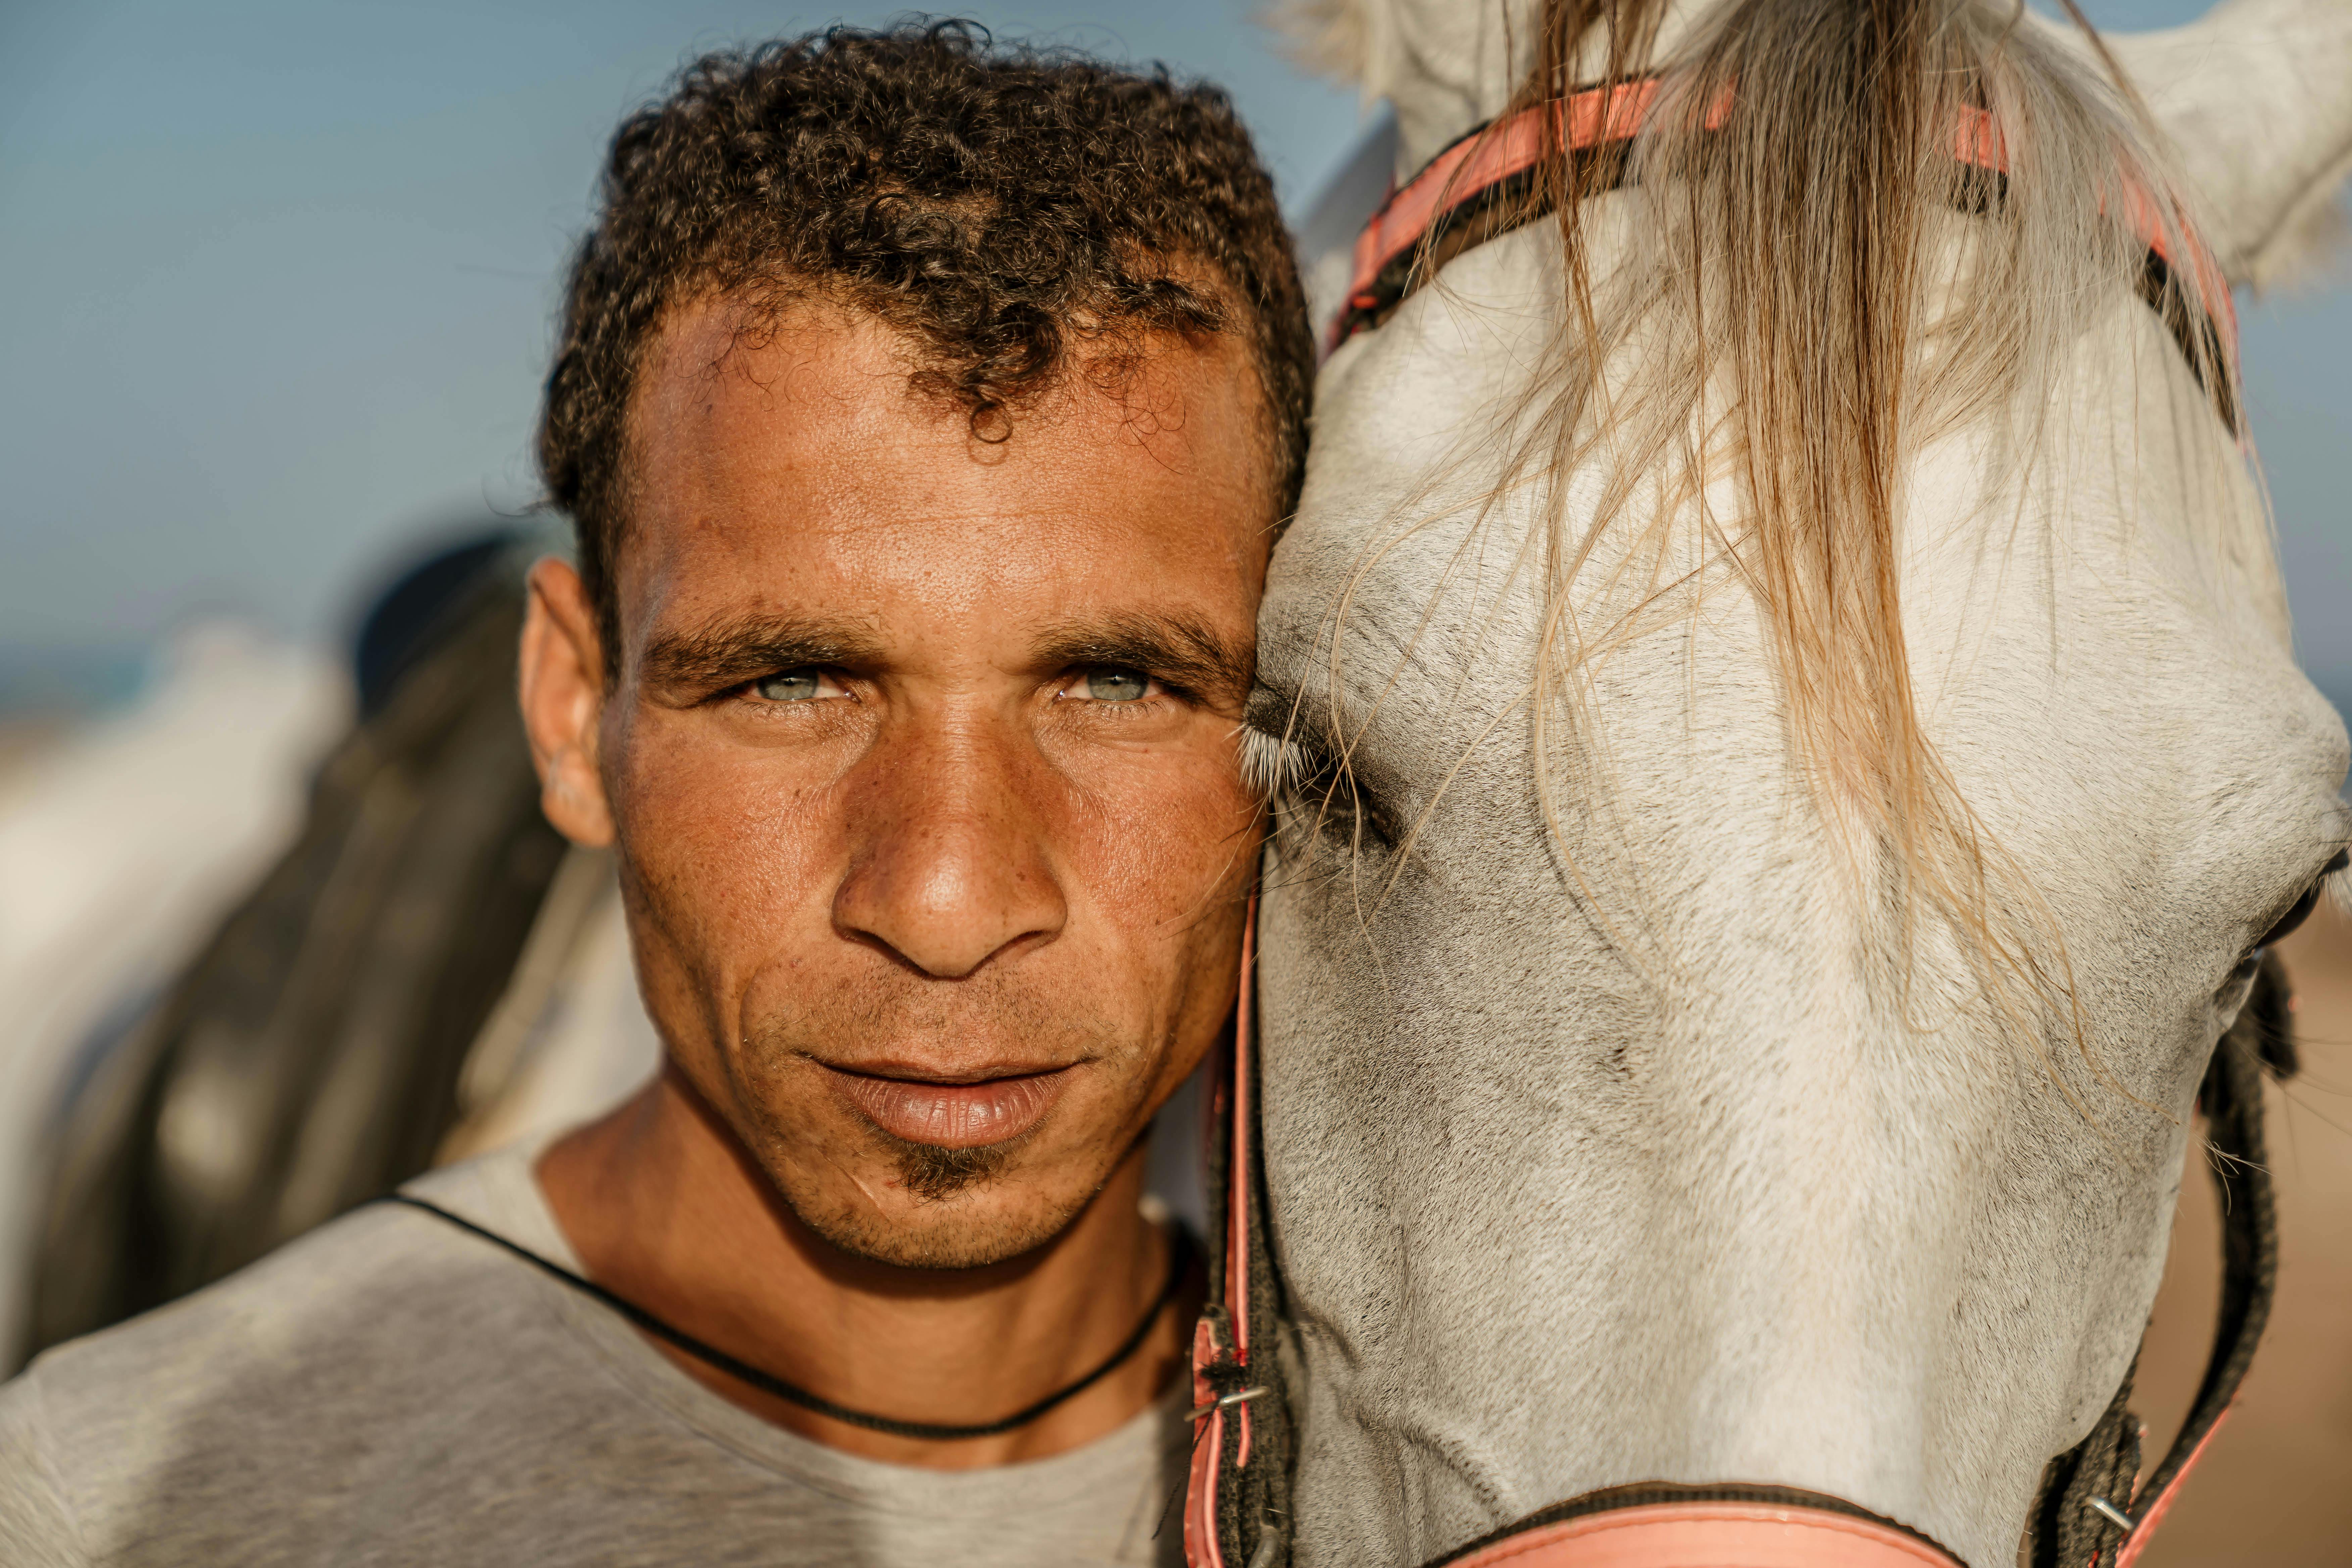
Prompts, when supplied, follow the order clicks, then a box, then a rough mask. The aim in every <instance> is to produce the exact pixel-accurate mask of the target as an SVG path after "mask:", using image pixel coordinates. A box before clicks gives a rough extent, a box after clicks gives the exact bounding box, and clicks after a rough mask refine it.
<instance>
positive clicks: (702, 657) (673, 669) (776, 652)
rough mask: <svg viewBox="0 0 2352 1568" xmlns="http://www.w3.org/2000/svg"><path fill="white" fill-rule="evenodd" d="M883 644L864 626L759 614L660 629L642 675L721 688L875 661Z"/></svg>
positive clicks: (663, 682)
mask: <svg viewBox="0 0 2352 1568" xmlns="http://www.w3.org/2000/svg"><path fill="white" fill-rule="evenodd" d="M881 657H882V645H881V643H880V642H879V641H877V639H876V638H875V637H874V634H873V633H872V632H871V631H869V630H867V629H866V628H865V627H863V626H843V625H841V624H839V623H837V622H824V621H814V620H803V619H801V618H798V617H795V616H747V617H745V618H743V619H740V620H731V621H725V622H721V623H719V624H718V625H715V626H704V627H701V628H699V629H698V630H695V631H690V632H659V633H656V634H655V636H654V637H653V638H652V639H651V640H650V641H648V642H647V643H646V653H645V661H644V663H643V665H642V666H641V667H640V668H641V671H642V674H641V677H640V678H641V679H643V680H644V681H645V683H646V684H647V685H649V686H656V687H666V688H669V689H681V688H697V689H706V690H716V689H719V688H722V687H729V686H740V685H741V684H742V683H743V682H744V681H747V680H751V679H755V678H757V677H759V676H762V675H773V674H774V673H775V672H776V671H778V670H780V669H798V668H802V667H803V666H804V665H812V664H824V665H850V664H872V663H875V662H877V661H878V660H879V659H880V658H881Z"/></svg>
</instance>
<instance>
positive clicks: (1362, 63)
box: [1258, 0, 1375, 99]
mask: <svg viewBox="0 0 2352 1568" xmlns="http://www.w3.org/2000/svg"><path fill="white" fill-rule="evenodd" d="M1258 19H1259V21H1260V22H1261V23H1262V24H1263V25H1264V26H1266V27H1269V28H1271V29H1272V30H1273V32H1274V34H1275V36H1276V39H1277V40H1278V43H1277V46H1276V47H1279V48H1280V49H1281V50H1282V52H1283V53H1284V54H1286V55H1288V56H1289V57H1290V58H1291V60H1292V62H1293V63H1295V64H1297V65H1299V66H1302V67H1304V68H1306V69H1307V70H1310V71H1312V72H1314V73H1315V74H1316V75H1318V76H1321V77H1328V78H1329V79H1331V80H1333V81H1336V82H1339V83H1341V84H1342V85H1345V86H1351V87H1358V88H1361V89H1363V90H1364V93H1365V96H1366V97H1367V98H1368V99H1369V98H1370V97H1372V96H1374V95H1375V89H1374V88H1373V86H1372V83H1371V80H1370V77H1371V64H1372V28H1373V26H1374V17H1373V16H1372V15H1371V5H1370V3H1369V0H1274V3H1273V4H1272V5H1267V6H1266V7H1265V9H1264V10H1262V11H1260V12H1259V13H1258Z"/></svg>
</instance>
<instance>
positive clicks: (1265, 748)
mask: <svg viewBox="0 0 2352 1568" xmlns="http://www.w3.org/2000/svg"><path fill="white" fill-rule="evenodd" d="M1236 733H1237V734H1238V735H1239V736H1240V738H1241V748H1242V784H1243V785H1244V788H1246V789H1248V790H1249V792H1250V793H1251V794H1252V795H1256V796H1257V797H1258V799H1260V800H1262V801H1272V800H1275V799H1277V798H1279V797H1280V796H1282V795H1287V794H1290V793H1291V792H1293V791H1295V790H1296V789H1297V787H1298V784H1299V782H1300V781H1301V780H1302V779H1304V778H1305V777H1306V775H1307V756H1306V752H1305V750H1304V748H1302V747H1300V746H1299V745H1298V744H1297V742H1292V741H1286V740H1284V739H1282V738H1280V737H1279V736H1275V735H1269V734H1267V733H1266V732H1265V731H1263V730H1260V729H1256V728H1254V727H1253V726H1251V725H1248V724H1244V725H1243V726H1242V727H1241V728H1240V730H1239V731H1236Z"/></svg>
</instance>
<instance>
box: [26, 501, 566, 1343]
mask: <svg viewBox="0 0 2352 1568" xmlns="http://www.w3.org/2000/svg"><path fill="white" fill-rule="evenodd" d="M526 559H527V557H526V555H525V554H524V553H523V552H521V551H520V549H519V548H518V547H517V543H516V542H515V541H514V540H513V539H512V538H511V537H509V536H504V535H501V536H499V537H498V538H494V539H488V540H478V541H474V542H468V543H467V544H466V545H463V546H460V547H459V548H457V550H454V551H451V552H446V553H444V554H443V555H441V556H439V557H437V558H436V559H435V560H434V561H431V562H427V563H425V564H424V565H423V566H420V567H418V568H415V569H413V570H412V571H410V572H409V573H408V574H406V575H405V576H404V578H403V580H402V581H401V582H400V583H399V584H396V585H395V586H394V588H393V589H392V590H391V591H390V592H388V593H387V594H386V595H384V596H383V601H382V602H381V603H380V604H379V605H378V607H377V609H376V611H375V613H373V614H372V615H371V616H369V617H368V619H367V623H366V628H365V630H363V632H362V636H361V638H360V656H359V657H360V658H361V662H362V671H361V679H362V689H365V688H366V687H367V686H368V685H369V684H370V683H371V680H373V682H374V683H375V685H376V686H377V688H378V689H377V690H376V691H375V692H373V694H372V695H371V697H370V698H369V699H368V700H366V702H365V707H364V709H363V713H362V718H361V720H360V721H359V725H358V728H357V729H356V730H355V731H353V733H352V735H351V736H350V737H348V738H347V739H346V740H345V741H344V742H342V743H341V745H340V746H339V747H338V748H337V749H336V750H335V752H333V753H332V754H331V756H330V757H329V758H328V760H327V762H326V763H325V765H324V766H323V767H322V768H321V770H320V775H319V778H318V780H317V783H316V784H315V785H314V787H313V790H312V794H311V798H310V811H309V816H308V820H307V821H306V823H305V825H304V827H303V830H302V834H301V837H300V838H299V840H298V841H297V842H296V844H295V846H294V847H293V848H292V849H291V850H289V851H288V853H287V854H286V856H285V858H283V859H282V860H280V861H279V862H278V865H277V866H276V867H275V868H273V869H272V870H271V871H270V872H269V874H268V876H267V877H266V878H264V879H263V880H262V882H261V884H260V886H259V887H258V888H257V889H256V890H255V891H254V892H253V894H252V895H251V896H250V897H249V898H247V900H246V901H245V902H244V903H243V904H242V905H241V906H239V907H238V908H237V909H236V911H235V912H234V913H232V914H231V915H230V916H229V917H228V919H227V920H226V921H224V922H223V924H222V926H221V928H220V930H219V931H217V932H216V933H215V935H214V937H213V939H212V941H211V942H209V943H208V944H207V945H206V946H205V949H204V951H203V952H201V953H200V955H199V956H198V957H197V959H196V960H195V962H194V963H193V964H191V965H190V966H189V968H188V970H187V971H186V972H185V973H184V974H183V975H182V976H181V978H180V979H179V981H178V982H177V983H176V984H174V985H173V987H172V989H171V991H170V992H169V994H167V995H166V996H165V998H164V999H163V1002H162V1003H161V1004H160V1005H158V1006H157V1008H156V1009H155V1011H154V1012H153V1013H152V1015H151V1016H149V1018H148V1019H147V1020H146V1021H145V1022H144V1023H143V1024H142V1025H141V1026H139V1027H138V1028H137V1029H135V1030H134V1031H133V1032H132V1033H131V1035H130V1037H128V1038H126V1039H125V1041H124V1042H123V1044H122V1045H121V1047H118V1048H116V1049H115V1050H114V1051H112V1052H111V1053H110V1055H109V1057H108V1058H107V1059H106V1060H105V1061H104V1062H103V1063H101V1064H100V1067H99V1068H98V1070H97V1071H96V1072H95V1073H94V1074H93V1075H92V1076H91V1078H90V1079H89V1082H88V1083H87V1085H86V1086H85V1087H84V1088H83V1089H82V1090H81V1091H80V1092H79V1094H78V1095H77V1096H76V1097H75V1099H74V1100H73V1101H72V1103H71V1104H70V1105H69V1106H68V1108H67V1111H66V1115H65V1118H64V1121H63V1129H62V1131H61V1134H60V1136H59V1138H58V1143H57V1145H56V1147H57V1152H58V1153H57V1163H56V1167H55V1173H54V1177H53V1181H52V1184H51V1187H50V1194H49V1199H48V1203H47V1211H46V1213H45V1215H44V1217H43V1222H42V1234H41V1237H40V1240H39V1250H38V1255H37V1260H36V1264H35V1270H34V1300H33V1309H32V1321H31V1328H30V1336H29V1337H30V1343H29V1345H28V1346H26V1352H27V1353H28V1354H29V1353H30V1352H37V1351H38V1350H40V1349H42V1348H44V1347H46V1346H47V1345H51V1344H55V1343H57V1342H60V1341H63V1340H67V1339H70V1338H73V1337H74V1336H76V1335H79V1334H84V1333H88V1332H89V1331H93V1330H96V1329H100V1328H103V1327H105V1326H107V1325H108V1324H110V1323H114V1322H118V1321H121V1320H122V1319H125V1318H128V1317H131V1316H133V1315H135V1314H137V1313H139V1312H142V1311H145V1310H148V1309H149V1308H152V1307H155V1306H158V1305H161V1304H162V1303H163V1302H165V1301H169V1300H173V1299H174V1298H176V1297H179V1296H181V1295H184V1294H185V1293H187V1292H188V1291H191V1290H194V1289H198V1288H200V1287H202V1286H204V1285H205V1284H208V1283H210V1282H211V1281H213V1280H215V1279H219V1278H221V1277H222V1276H224V1275H226V1274H228V1273H230V1272H231V1271H233V1270H235V1269H236V1268H242V1267H243V1266H244V1265H246V1264H247V1263H250V1262H252V1261H253V1260H254V1259H256V1258H259V1257H261V1256H262V1255H263V1254H264V1253H267V1252H268V1251H270V1250H271V1249H272V1248H274V1247H278V1245H280V1244H281V1243H283V1242H285V1241H287V1240H289V1239H290V1238H292V1237H296V1236H299V1235H300V1234H301V1233H302V1232H304V1231H306V1230H309V1229H310V1228H311V1227H312V1226H317V1225H319V1224H321V1223H322V1222H324V1221H326V1220H328V1219H331V1218H332V1217H334V1216H335V1215H338V1214H341V1213H342V1212H343V1211H344V1210H346V1209H349V1208H351V1207H352V1206H354V1205H358V1204H361V1203H364V1202H366V1201H367V1200H368V1199H370V1198H372V1197H374V1196H376V1195H377V1194H381V1193H383V1192H386V1191H388V1190H390V1189H391V1188H392V1187H394V1185H396V1184H399V1183H400V1182H402V1181H404V1180H406V1179H407V1178H408V1177H410V1176H412V1175H415V1173H418V1172H420V1171H422V1170H424V1169H425V1167H426V1165H427V1164H428V1163H430V1161H431V1159H432V1156H433V1152H434V1149H435V1147H436V1144H437V1143H438V1142H439V1141H440V1139H441V1138H442V1136H443V1134H444V1133H445V1132H446V1131H447V1130H448V1127H449V1125H450V1123H451V1121H453V1119H454V1117H455V1114H456V1105H457V1092H456V1091H457V1074H458V1070H459V1068H460V1067H461V1066H462V1065H463V1062H464V1059H465V1056H466V1053H467V1049H468V1047H470V1046H471V1045H472V1043H473V1041H474V1038H475V1037H476V1035H477V1034H478V1032H479V1030H480V1028H481V1026H482V1024H483V1021H484V1019H485V1018H486V1017H487V1016H488V1015H489V1013H490V1010H491V1008H492V1007H493V1006H494V1005H496V1004H497V1002H498V1000H499V995H500V994H501V993H502V991H503V989H504V988H505V986H506V984H507V980H508V977H509V972H510V971H511V970H512V968H513V966H514V963H515V959H516V955H517V954H518V952H520V949H521V947H522V943H523V940H524V938H525V937H526V935H528V933H529V931H530V924H531V921H532V917H533V915H534V914H535V912H536V911H537V910H538V909H539V906H540V903H541V898H542V897H543V895H544V894H545V892H546V890H547V887H548V884H549V881H550V879H551V878H552V876H553V874H554V871H555V868H556V865H557V862H558V861H559V860H560V859H561V858H562V853H563V848H564V845H563V841H562V838H560V837H558V836H557V835H556V834H555V832H554V831H553V830H552V829H551V828H550V827H549V826H547V824H546V822H545V820H544V818H542V817H541V815H540V808H539V784H538V780H537V778H536V776H535V774H534V773H533V771H532V768H531V763H530V752H529V750H528V748H527V746H526V744H525V742H524V738H523V734H522V727H521V723H520V718H519V716H518V714H517V712H516V710H515V700H514V662H515V646H516V641H517V638H518V637H519V636H520V630H521V625H522V607H523V597H522V575H521V574H522V570H523V565H524V563H525V561H526ZM371 671H373V674H371Z"/></svg>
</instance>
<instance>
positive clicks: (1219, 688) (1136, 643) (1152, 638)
mask: <svg viewBox="0 0 2352 1568" xmlns="http://www.w3.org/2000/svg"><path fill="white" fill-rule="evenodd" d="M1036 657H1037V662H1038V663H1040V664H1050V665H1057V666H1068V665H1078V664H1092V665H1113V666H1116V667H1118V668H1124V669H1139V670H1143V671H1145V672H1146V673H1148V674H1151V675H1155V676H1158V677H1159V678H1160V679H1162V680H1164V681H1167V682H1168V683H1170V684H1171V685H1173V686H1178V687H1181V688H1182V689H1185V690H1187V691H1190V692H1192V693H1194V694H1195V695H1197V696H1200V697H1203V698H1206V699H1208V700H1211V701H1213V702H1220V703H1223V704H1224V705H1225V706H1229V707H1233V708H1239V707H1240V706H1241V704H1242V702H1243V700H1244V698H1246V697H1247V696H1248V694H1249V689H1250V680H1251V679H1252V677H1253V676H1254V675H1255V673H1256V666H1257V659H1256V650H1255V647H1244V646H1237V645H1235V644H1234V643H1233V642H1231V641H1229V640H1227V639H1226V638H1224V637H1219V636H1218V635H1217V633H1216V632H1215V631H1214V630H1213V629H1211V628H1210V627H1209V626H1207V625H1206V624H1205V623H1203V622H1201V621H1198V620H1195V619H1193V618H1192V616H1184V615H1165V616H1138V615H1123V616H1106V617H1104V618H1103V619H1101V620H1095V621H1085V622H1073V623H1068V624H1066V625H1063V626H1055V627H1050V628H1048V629H1047V630H1046V631H1045V634H1044V635H1043V636H1042V637H1039V638H1038V641H1037V654H1036Z"/></svg>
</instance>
